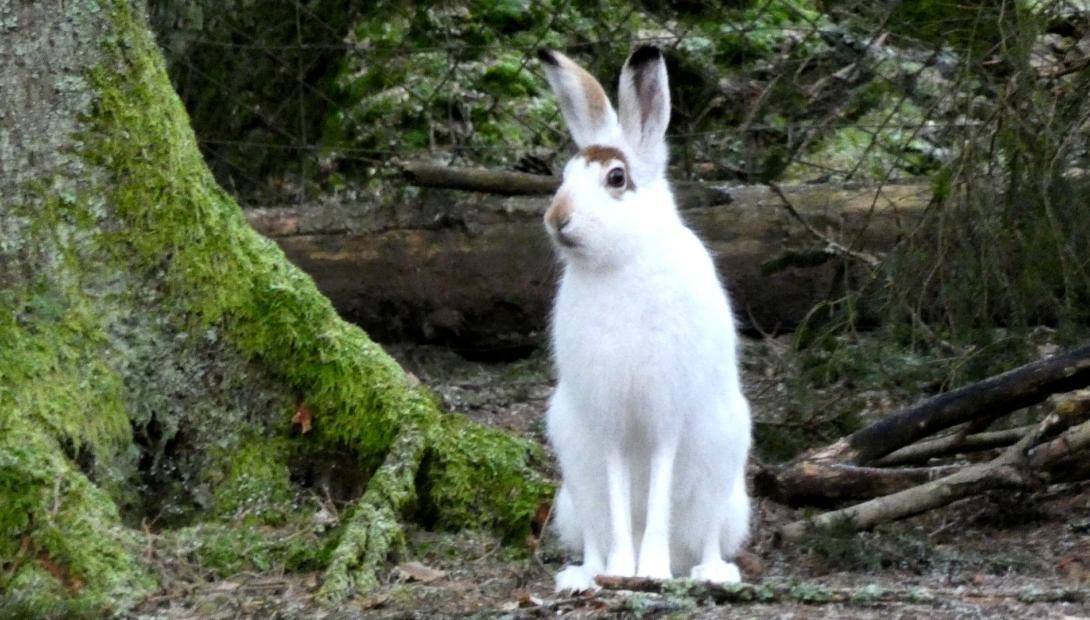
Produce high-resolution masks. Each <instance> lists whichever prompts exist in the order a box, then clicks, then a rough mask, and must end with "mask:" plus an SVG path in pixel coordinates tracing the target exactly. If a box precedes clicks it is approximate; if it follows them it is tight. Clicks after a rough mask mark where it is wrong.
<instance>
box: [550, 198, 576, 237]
mask: <svg viewBox="0 0 1090 620" xmlns="http://www.w3.org/2000/svg"><path fill="white" fill-rule="evenodd" d="M571 216H572V201H571V196H570V195H569V194H568V193H567V192H566V191H564V190H563V189H561V190H560V191H559V192H557V194H556V197H554V198H553V202H552V204H551V205H549V209H548V210H547V211H545V228H546V229H548V231H549V234H550V235H552V236H553V238H554V239H556V241H557V243H559V244H560V245H562V246H565V247H569V248H573V247H575V246H576V245H578V244H577V243H576V241H575V239H573V238H572V237H571V235H570V234H564V229H565V228H567V227H568V224H570V223H571Z"/></svg>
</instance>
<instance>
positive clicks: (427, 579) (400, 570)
mask: <svg viewBox="0 0 1090 620" xmlns="http://www.w3.org/2000/svg"><path fill="white" fill-rule="evenodd" d="M397 576H398V579H400V580H402V581H419V582H420V583H431V582H433V581H435V580H437V579H442V578H443V577H446V576H447V571H445V570H439V569H437V568H432V567H430V566H424V565H423V564H421V563H420V562H403V563H401V564H398V565H397Z"/></svg>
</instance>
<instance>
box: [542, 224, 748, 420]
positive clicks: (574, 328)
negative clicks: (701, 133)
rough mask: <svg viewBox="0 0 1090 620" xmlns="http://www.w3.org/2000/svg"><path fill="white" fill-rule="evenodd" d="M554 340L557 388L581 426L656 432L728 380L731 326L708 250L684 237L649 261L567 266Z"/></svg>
mask: <svg viewBox="0 0 1090 620" xmlns="http://www.w3.org/2000/svg"><path fill="white" fill-rule="evenodd" d="M689 237H691V235H690V236H689ZM554 346H555V347H556V351H555V353H556V357H557V366H558V371H559V375H560V377H559V378H560V382H561V385H562V386H563V388H564V389H565V390H569V392H568V393H569V394H571V395H572V397H573V398H574V399H577V400H579V401H580V402H579V403H577V406H578V408H579V409H580V410H581V411H582V412H584V415H585V416H586V417H585V418H584V419H585V422H586V423H587V424H589V425H599V424H600V425H601V426H602V430H603V431H605V430H607V429H609V430H612V431H614V432H615V431H616V430H618V429H630V430H634V431H641V432H645V433H655V432H658V431H659V430H664V429H660V428H658V427H660V426H662V425H664V424H675V423H676V421H677V419H678V418H679V417H682V418H683V417H684V416H685V414H686V413H687V412H690V411H694V410H696V409H698V408H699V407H700V404H699V403H698V402H697V401H698V400H700V399H704V398H707V397H708V396H709V394H708V390H709V389H711V390H714V389H716V387H715V386H716V385H720V386H723V385H724V384H725V383H726V382H727V381H728V379H729V377H727V376H725V375H726V374H728V373H729V371H730V370H731V369H730V365H732V364H733V363H734V360H733V348H734V327H733V322H732V318H731V315H730V310H729V306H728V304H727V301H726V298H725V296H724V295H723V293H722V291H721V289H720V287H719V285H718V282H717V281H716V278H715V274H714V268H713V267H712V265H711V261H710V259H709V258H708V256H707V253H706V252H705V251H704V249H703V247H702V246H700V245H699V242H697V241H696V239H695V238H691V240H690V239H689V238H686V237H683V238H682V239H681V240H680V241H679V243H677V244H675V245H673V246H670V248H669V249H668V251H666V252H664V253H663V254H662V255H661V256H659V257H656V260H651V261H646V262H644V263H635V264H632V265H628V266H626V267H624V268H621V269H616V270H610V271H607V272H584V271H580V270H578V269H576V268H569V269H568V271H567V272H566V273H565V275H564V279H563V281H562V283H561V287H560V290H559V292H558V294H557V302H556V312H555V316H554ZM720 389H721V388H720ZM667 418H670V419H672V420H670V419H667Z"/></svg>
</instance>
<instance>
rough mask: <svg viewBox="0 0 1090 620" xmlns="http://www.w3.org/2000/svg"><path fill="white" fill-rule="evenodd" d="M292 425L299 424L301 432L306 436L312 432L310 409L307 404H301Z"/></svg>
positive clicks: (292, 418)
mask: <svg viewBox="0 0 1090 620" xmlns="http://www.w3.org/2000/svg"><path fill="white" fill-rule="evenodd" d="M291 423H292V424H298V425H299V430H300V431H301V432H302V433H303V434H304V435H305V434H307V433H309V432H310V423H311V417H310V409H307V406H306V405H305V404H302V403H300V404H299V408H298V409H296V410H295V415H294V416H292V417H291Z"/></svg>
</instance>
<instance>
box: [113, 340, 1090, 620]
mask: <svg viewBox="0 0 1090 620" xmlns="http://www.w3.org/2000/svg"><path fill="white" fill-rule="evenodd" d="M389 350H390V352H391V353H392V354H393V355H394V356H395V357H397V358H398V360H399V361H400V362H401V363H402V364H403V365H404V366H405V367H406V369H408V370H409V371H411V372H412V373H414V374H415V375H416V376H417V377H418V378H419V379H420V380H421V381H423V382H424V383H425V384H426V385H428V386H430V387H431V388H432V389H434V390H435V391H436V392H437V393H438V394H439V395H440V396H441V397H442V398H443V399H444V401H445V402H446V403H447V405H448V407H449V408H450V409H451V410H454V411H461V412H463V413H465V414H467V415H469V416H470V417H472V418H474V419H476V420H478V421H480V422H483V423H486V424H490V425H493V426H497V427H501V428H505V429H508V430H511V431H513V432H517V433H521V434H524V435H527V436H529V437H532V438H534V439H536V440H538V441H543V440H544V436H543V431H544V426H543V415H544V411H545V406H546V403H547V399H548V397H549V394H550V392H551V386H552V381H551V376H550V371H549V363H548V360H547V358H546V357H545V354H544V353H541V354H536V355H534V356H532V357H530V358H528V359H525V360H520V361H517V362H512V363H504V364H482V363H476V362H469V361H466V360H465V359H463V358H462V357H461V356H459V355H457V354H456V353H454V352H452V351H450V350H447V349H442V348H438V347H426V346H393V347H390V349H389ZM790 351H791V347H789V346H786V345H785V344H783V343H777V342H776V341H774V340H772V341H770V340H766V341H764V342H761V343H757V342H748V343H747V344H746V345H745V354H744V358H745V360H746V362H745V365H744V372H745V374H746V385H747V388H748V390H749V396H750V398H751V400H752V403H753V408H754V415H755V419H756V420H757V421H758V423H759V429H758V433H759V434H760V435H762V436H763V437H764V438H765V443H766V444H767V443H769V442H770V441H772V440H774V439H775V437H774V436H775V435H777V434H782V435H784V436H785V437H791V436H794V435H798V434H802V435H807V436H810V437H811V439H812V440H813V441H814V442H815V443H823V442H824V440H825V439H826V438H825V437H822V436H821V435H822V432H828V427H829V426H830V424H831V425H832V426H833V427H835V418H834V417H832V416H835V415H839V413H838V412H841V413H842V412H843V411H846V410H847V409H853V410H857V411H862V412H864V415H863V417H867V413H866V412H869V415H871V416H873V415H878V414H880V413H882V412H884V411H888V410H889V409H890V408H892V407H894V406H896V405H897V404H899V403H901V402H904V401H905V400H907V399H908V398H909V394H910V392H911V391H910V390H905V391H904V393H899V392H898V391H896V390H871V391H868V390H863V389H855V388H858V386H845V385H837V384H834V385H833V386H832V387H830V388H828V389H827V390H825V391H820V390H819V391H817V392H816V393H811V394H809V395H808V396H807V401H806V403H805V405H806V407H807V408H810V409H813V411H817V412H820V414H812V415H810V416H800V415H799V411H798V405H799V403H798V402H797V401H798V397H797V390H796V389H794V388H793V386H794V385H795V383H794V380H793V379H792V374H793V373H794V372H795V370H797V364H796V362H797V360H794V359H791V353H790ZM849 388H852V389H849ZM849 391H850V392H851V394H852V396H851V397H850V398H848V397H844V396H843V395H842V394H843V393H847V392H849ZM800 420H801V421H800ZM823 429H824V431H823ZM815 437H816V439H814V438H815ZM770 438H771V439H770ZM773 443H774V442H773ZM799 514H800V513H799V511H796V510H792V509H789V508H786V507H783V506H780V505H778V504H775V503H773V502H771V501H768V500H760V499H759V500H757V501H756V502H755V514H754V526H753V539H752V541H751V542H750V544H749V545H748V550H747V551H746V553H745V554H744V555H743V557H741V558H739V565H740V566H741V568H742V571H743V574H744V579H745V581H747V582H750V583H754V584H757V585H759V586H762V585H763V586H768V588H769V590H768V591H769V592H771V591H775V592H779V593H780V594H779V595H777V596H776V600H775V601H772V602H758V603H746V604H719V605H717V604H715V603H714V602H712V601H710V600H708V599H706V598H705V599H703V600H702V599H701V597H699V596H689V595H686V594H685V593H684V591H683V588H673V589H670V590H669V592H668V593H666V594H648V593H632V592H623V591H601V592H598V593H596V594H588V595H584V596H559V595H556V594H554V593H553V590H552V576H553V574H554V573H555V572H556V571H557V570H558V569H559V568H560V567H562V566H563V564H564V559H565V558H564V556H563V554H562V552H561V551H560V550H559V549H558V548H557V546H556V541H555V537H554V536H552V535H551V534H550V533H549V532H546V533H545V535H544V536H543V537H542V539H540V540H538V539H532V540H528V541H527V544H526V545H522V546H520V545H502V544H501V543H500V541H498V540H497V539H496V538H495V537H493V536H492V535H490V534H485V533H479V532H461V533H457V534H450V533H436V532H429V531H424V530H422V529H415V530H412V531H410V532H409V533H408V545H407V550H406V551H405V553H404V554H403V557H401V558H398V562H399V563H395V564H393V565H391V569H390V571H389V573H388V575H386V579H385V581H384V584H383V586H382V587H381V588H380V589H378V590H377V591H375V592H372V593H371V594H369V595H367V596H365V597H361V598H357V599H353V600H350V601H347V602H346V603H344V604H343V605H342V606H340V607H339V608H337V609H336V610H328V609H322V608H320V607H318V606H317V605H316V604H315V603H314V601H313V598H312V596H313V592H314V591H315V590H316V588H317V585H318V579H319V575H318V574H317V573H315V574H303V575H299V574H268V573H262V574H255V573H243V574H239V575H235V576H233V577H230V578H228V579H223V580H214V581H208V580H198V581H196V582H194V581H190V582H188V583H179V584H178V585H177V586H176V587H173V588H168V590H170V591H167V592H164V594H163V595H162V596H160V597H157V598H156V599H153V600H151V601H149V602H148V603H146V604H145V605H143V606H142V607H141V608H140V609H138V610H137V613H136V614H134V615H135V616H136V617H143V618H172V619H173V618H321V617H326V618H352V617H376V618H402V617H410V618H432V617H451V616H486V617H508V618H523V617H552V616H557V615H568V616H570V617H588V616H590V617H594V616H604V615H608V616H613V615H617V616H623V617H684V618H688V617H698V618H713V617H726V616H730V617H744V618H882V619H887V618H1090V484H1086V483H1083V484H1068V485H1057V486H1054V487H1051V488H1048V489H1043V490H1041V491H1039V492H1037V493H1035V494H1033V495H1022V494H1010V493H1009V492H1008V493H1005V494H994V495H988V496H984V497H979V498H972V499H966V500H963V501H960V502H957V503H955V504H953V505H951V506H949V507H947V508H944V509H940V510H935V511H932V512H930V513H927V514H925V515H922V516H919V517H916V518H914V519H910V520H907V521H904V522H900V523H895V524H890V525H885V526H882V527H879V528H877V529H876V530H875V531H871V532H863V533H844V534H837V535H831V536H822V537H813V538H812V539H810V540H809V541H807V542H806V543H804V544H801V545H795V546H781V545H777V544H776V543H775V541H773V538H772V535H771V532H772V531H773V530H774V529H775V528H776V527H777V526H778V525H780V524H782V523H785V522H787V521H788V520H792V519H794V518H797V517H798V516H799ZM838 595H843V596H842V597H841V598H838ZM834 601H841V602H834Z"/></svg>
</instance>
